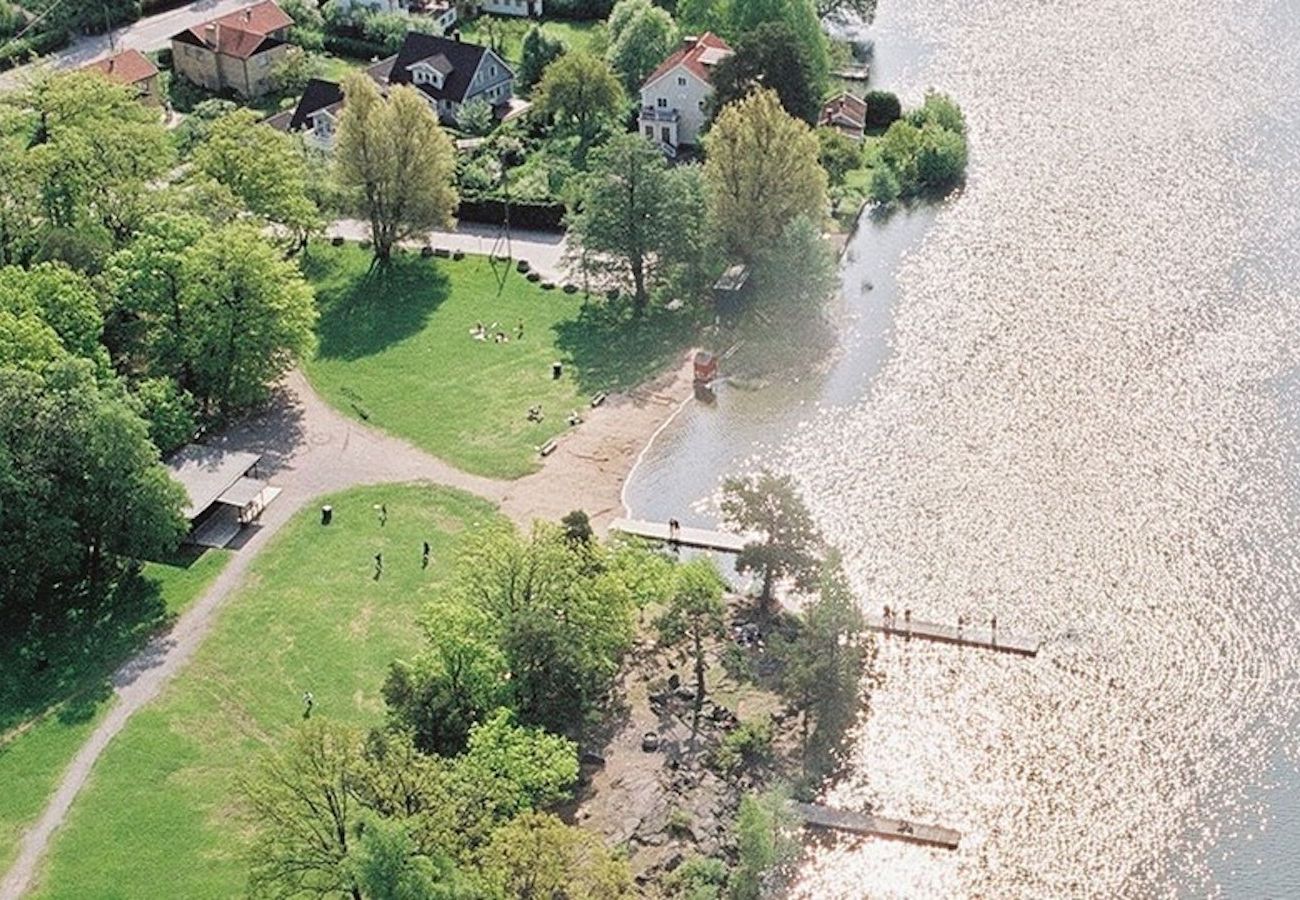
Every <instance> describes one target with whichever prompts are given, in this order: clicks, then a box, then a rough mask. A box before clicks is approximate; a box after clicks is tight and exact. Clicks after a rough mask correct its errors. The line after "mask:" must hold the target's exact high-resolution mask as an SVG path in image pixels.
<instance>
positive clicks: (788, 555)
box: [722, 472, 822, 604]
mask: <svg viewBox="0 0 1300 900" xmlns="http://www.w3.org/2000/svg"><path fill="white" fill-rule="evenodd" d="M722 492H723V495H722V514H723V516H724V517H725V518H726V521H727V524H728V525H730V526H731V527H732V528H735V529H737V530H738V531H752V532H758V533H759V534H760V537H759V538H758V539H757V540H755V541H753V542H752V543H749V544H746V545H745V548H744V549H743V550H742V551H741V552H740V555H739V556H738V557H737V560H736V568H737V569H739V570H740V571H742V572H751V571H752V572H759V573H761V574H762V577H763V589H762V593H761V594H760V599H761V601H762V602H763V603H764V604H767V603H770V602H771V599H772V587H773V585H774V583H775V582H776V581H777V580H778V579H781V578H794V579H795V582H796V584H798V585H799V586H800V587H807V586H809V585H811V584H814V583H815V579H816V578H817V575H818V571H819V566H820V560H819V558H818V554H819V553H820V551H821V546H822V540H821V536H820V535H819V534H818V532H817V526H816V524H815V523H814V522H813V519H812V514H811V513H810V512H809V511H808V507H807V506H805V505H804V502H803V498H801V497H800V496H799V491H798V488H796V487H795V483H794V479H792V478H791V477H790V476H789V475H773V474H772V473H771V472H760V473H759V474H758V475H755V476H751V477H747V478H728V479H726V480H725V481H724V482H723V484H722Z"/></svg>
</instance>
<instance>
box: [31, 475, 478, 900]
mask: <svg viewBox="0 0 1300 900" xmlns="http://www.w3.org/2000/svg"><path fill="white" fill-rule="evenodd" d="M324 502H327V503H330V504H331V505H332V506H333V507H334V522H333V524H332V525H330V526H328V527H323V526H321V525H320V524H319V518H318V514H317V513H316V510H315V508H314V507H313V508H312V509H309V510H305V511H303V512H301V513H299V515H298V516H297V517H296V518H295V519H294V520H293V521H292V522H290V523H289V524H288V525H287V526H286V527H285V529H284V530H283V531H282V532H281V533H280V534H279V535H277V536H276V538H275V539H274V541H273V542H272V544H271V546H269V547H268V548H266V550H264V551H263V553H262V555H261V556H260V557H259V558H258V559H257V560H255V561H254V563H253V564H252V566H251V572H250V581H249V584H248V585H247V586H246V587H245V588H244V589H243V590H241V591H240V592H239V594H238V595H237V596H235V597H232V598H230V600H229V603H228V606H226V607H225V608H224V609H223V611H222V613H221V615H220V617H219V619H218V621H217V623H216V626H215V627H214V629H213V632H212V633H211V634H210V635H208V637H207V639H206V640H205V641H204V642H203V644H202V646H201V647H200V648H199V650H198V652H197V654H196V655H195V658H194V660H193V661H192V662H191V663H190V665H189V666H188V667H187V668H186V669H185V670H184V671H183V672H182V673H181V674H180V675H179V676H178V677H177V678H176V680H175V681H173V682H172V683H171V684H170V685H169V686H168V687H167V688H166V689H165V690H164V691H163V694H162V696H161V697H159V698H158V700H157V701H155V702H154V703H152V704H151V705H150V706H148V707H147V708H145V709H143V710H141V711H140V712H139V713H138V714H137V715H136V716H135V717H134V718H133V719H132V720H131V722H130V723H129V724H128V725H127V727H126V728H125V729H124V730H123V732H122V733H121V734H120V735H119V736H118V737H117V739H116V740H114V742H113V743H112V744H110V745H109V747H108V749H107V750H106V751H105V753H104V755H103V756H102V757H101V758H100V760H99V762H98V763H97V764H96V766H95V769H94V772H93V773H92V774H91V777H90V781H89V782H88V783H87V785H86V787H85V789H84V790H83V792H82V794H81V796H80V797H79V798H78V799H77V802H76V803H75V804H74V805H73V807H72V810H71V812H70V814H69V817H68V821H67V822H66V823H65V824H64V826H63V828H62V829H60V830H59V832H58V833H57V834H56V835H55V838H54V841H53V843H52V845H51V848H50V854H49V856H48V857H47V860H46V864H45V867H44V869H43V871H42V873H41V876H40V883H39V885H38V887H37V889H36V891H35V896H39V897H59V898H87V900H90V898H95V900H110V898H123V900H126V898H131V900H148V898H155V897H157V898H174V897H185V898H206V897H213V898H225V897H236V896H241V895H242V894H243V893H244V890H245V887H246V882H247V867H246V865H245V862H244V859H243V856H242V853H243V849H244V846H245V845H244V841H245V840H246V829H245V827H244V823H243V821H242V819H241V816H240V813H241V801H240V798H239V793H238V790H237V778H238V776H239V775H240V774H241V773H244V772H247V771H248V770H249V767H250V766H252V765H254V763H255V761H256V759H257V758H258V755H259V753H260V752H261V751H262V750H263V749H264V748H265V747H266V746H267V745H268V744H271V743H272V742H276V741H279V740H280V739H281V738H282V737H283V736H284V735H285V734H286V733H287V732H288V731H289V730H290V729H292V728H293V727H294V726H295V725H297V724H298V723H299V722H300V721H301V720H302V714H303V705H302V694H303V691H311V692H312V693H313V695H314V697H315V710H314V714H315V715H318V716H327V717H329V718H331V719H333V720H337V721H345V722H350V723H353V724H355V725H358V726H361V727H369V726H372V725H378V724H379V723H380V722H381V721H382V717H383V701H382V699H381V698H380V696H379V688H380V686H381V684H382V682H383V678H384V674H385V672H386V670H387V667H388V663H389V662H391V661H392V660H393V659H395V658H397V657H399V656H403V655H409V654H411V653H412V652H414V651H416V650H418V648H419V646H420V644H421V639H420V630H419V628H418V627H417V624H416V618H417V615H418V614H419V612H420V610H421V609H422V608H423V607H424V605H425V604H426V603H427V602H428V601H429V600H430V599H431V598H432V597H433V596H434V595H435V592H436V591H437V589H438V587H439V586H440V585H442V584H444V583H445V582H446V580H447V579H448V577H449V576H450V567H451V565H452V562H451V561H452V559H453V557H454V554H455V552H456V547H457V542H458V541H459V540H460V537H461V535H462V534H463V533H464V531H465V530H466V529H469V528H472V527H473V526H474V525H476V524H481V523H484V522H487V521H490V520H493V519H494V518H495V517H496V516H497V513H496V512H495V511H494V510H493V509H492V508H491V506H490V505H489V504H487V503H485V502H483V501H481V500H478V499H476V498H472V497H469V496H468V495H465V494H460V493H456V492H453V491H448V490H444V489H439V488H433V487H415V486H403V485H385V486H382V487H372V488H358V489H354V490H351V491H346V492H344V493H341V494H337V495H335V496H333V497H330V498H328V499H327V500H325V501H324ZM377 504H384V505H386V506H387V510H388V520H387V524H386V525H384V526H382V527H381V526H380V525H379V522H378V517H377V514H376V512H375V506H376V505H377ZM426 540H427V541H428V542H429V543H430V545H431V546H432V559H431V563H430V565H429V568H428V569H427V570H424V569H422V568H421V565H420V554H421V544H422V543H423V542H424V541H426ZM376 553H382V554H383V562H384V572H383V575H382V577H381V578H379V579H378V580H376V579H375V578H374V572H375V566H374V555H375V554H376Z"/></svg>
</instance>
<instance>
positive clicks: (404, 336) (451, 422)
mask: <svg viewBox="0 0 1300 900" xmlns="http://www.w3.org/2000/svg"><path fill="white" fill-rule="evenodd" d="M369 266H370V254H369V253H368V252H367V251H364V250H362V249H361V248H360V247H359V246H357V245H355V244H348V245H346V246H343V247H332V246H327V245H317V246H315V247H313V248H312V249H311V251H310V252H309V253H308V255H307V258H306V260H305V261H304V268H305V270H306V272H307V274H308V277H309V278H310V279H311V281H312V283H313V284H314V285H315V287H316V293H317V300H318V303H319V306H320V310H321V318H320V323H319V326H318V332H319V336H320V346H319V349H318V351H317V354H316V356H315V358H314V359H312V360H310V361H309V362H308V363H307V364H306V366H305V368H306V371H307V375H308V377H309V378H310V379H311V381H312V384H313V385H315V387H316V389H317V390H318V391H320V393H321V395H322V396H324V397H325V398H326V399H327V400H328V401H329V402H330V403H332V404H333V405H334V406H335V407H336V408H338V409H340V410H342V411H343V412H345V413H347V414H348V415H351V416H354V417H356V418H360V419H363V420H364V421H366V422H367V423H369V424H370V425H373V426H376V427H378V428H382V429H384V430H385V431H388V432H390V433H392V434H395V435H398V436H400V437H403V438H406V439H407V440H409V441H411V442H412V443H414V444H416V445H418V446H420V447H423V448H424V449H426V450H428V451H429V452H430V453H432V454H434V455H435V456H438V457H441V458H443V459H445V460H447V461H448V462H450V463H452V464H454V465H456V466H458V467H460V468H462V469H464V470H465V471H467V472H473V473H476V474H480V475H488V476H493V477H498V478H517V477H519V476H521V475H525V474H527V473H529V472H531V471H534V470H535V469H536V468H537V465H538V457H537V450H536V448H537V447H538V446H540V445H541V444H543V443H545V442H546V441H547V440H549V439H550V438H552V437H554V436H555V435H557V434H559V433H560V432H561V431H564V430H565V429H566V428H567V427H568V426H567V423H566V421H565V419H566V417H567V415H568V413H569V411H570V410H573V409H579V410H581V409H585V408H586V407H587V404H588V400H589V398H590V397H591V395H593V394H595V393H597V392H599V391H615V390H620V389H624V388H628V387H632V386H634V385H636V384H638V383H640V382H642V381H644V380H645V379H647V378H648V377H650V376H652V375H654V374H656V373H657V372H658V371H660V370H662V369H663V368H664V367H665V366H666V365H667V364H668V363H669V362H671V360H672V358H673V356H674V354H676V353H677V352H678V351H679V349H680V348H682V347H683V346H685V344H686V342H687V341H688V340H689V337H690V334H691V333H692V326H691V322H690V320H689V318H688V317H687V316H685V315H682V314H678V315H674V314H671V313H663V312H660V313H655V314H649V315H647V316H646V317H645V318H644V319H642V320H641V321H639V322H637V321H633V320H632V319H631V318H630V315H628V314H625V312H624V311H622V310H621V308H620V309H612V308H607V307H604V306H601V305H598V304H592V305H590V306H587V307H586V308H584V305H583V298H582V295H581V294H565V293H563V292H562V291H559V290H554V291H544V290H542V289H541V288H540V287H538V286H537V285H534V284H530V283H529V282H527V281H525V280H524V278H523V276H521V275H519V274H518V273H516V272H515V271H513V268H512V267H505V268H508V269H509V272H508V274H507V275H506V280H505V283H504V287H500V285H499V282H498V280H497V279H498V274H499V271H500V269H501V268H502V266H501V264H498V271H494V270H493V268H492V266H491V264H490V263H489V261H488V259H487V258H486V257H481V256H469V257H466V258H465V259H464V260H461V261H452V260H438V259H424V258H421V257H419V256H418V255H415V254H406V255H402V256H396V257H394V258H393V260H392V261H391V263H390V264H389V266H388V267H387V269H386V270H379V271H376V272H375V273H373V274H372V273H370V272H369ZM521 320H522V321H523V323H524V337H523V339H522V340H519V339H518V338H517V333H516V328H517V326H518V324H519V322H520V321H521ZM477 323H482V324H483V325H484V326H487V327H489V328H491V330H492V331H493V332H495V331H498V330H499V331H502V332H505V333H506V334H507V335H508V337H509V342H508V343H503V344H498V343H495V342H494V341H492V340H488V341H479V340H475V339H474V338H473V337H471V336H470V332H471V330H472V329H473V328H474V327H475V325H476V324H477ZM554 361H560V362H562V363H563V364H564V376H563V377H562V378H560V379H558V380H554V379H552V377H551V364H552V362H554ZM536 404H540V405H541V407H542V412H543V414H544V416H545V418H544V421H542V422H541V423H534V422H529V421H528V409H529V407H531V406H533V405H536Z"/></svg>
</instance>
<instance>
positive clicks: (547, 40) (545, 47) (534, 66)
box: [515, 25, 564, 91]
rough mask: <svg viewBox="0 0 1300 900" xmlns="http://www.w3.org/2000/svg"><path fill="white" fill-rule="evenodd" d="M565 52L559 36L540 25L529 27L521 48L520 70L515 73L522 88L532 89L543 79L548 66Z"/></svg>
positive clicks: (516, 79) (525, 89)
mask: <svg viewBox="0 0 1300 900" xmlns="http://www.w3.org/2000/svg"><path fill="white" fill-rule="evenodd" d="M563 54H564V43H563V42H562V41H561V40H560V39H559V38H553V37H551V36H550V35H549V34H547V33H546V32H545V31H543V30H542V29H541V27H540V26H538V25H533V26H532V27H531V28H529V29H528V34H526V35H524V43H523V47H522V48H521V50H520V57H519V70H518V71H517V72H516V73H515V81H516V82H517V83H518V84H519V87H520V89H521V90H524V91H527V90H530V89H531V88H532V87H533V85H535V84H537V82H539V81H541V80H542V73H543V72H545V71H546V67H547V66H549V65H550V64H551V63H553V62H555V60H557V59H559V58H560V57H561V56H562V55H563Z"/></svg>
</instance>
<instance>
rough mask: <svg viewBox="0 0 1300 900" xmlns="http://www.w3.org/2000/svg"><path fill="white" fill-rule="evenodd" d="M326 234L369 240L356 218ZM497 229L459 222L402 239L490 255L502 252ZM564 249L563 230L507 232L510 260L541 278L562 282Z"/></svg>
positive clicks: (364, 225)
mask: <svg viewBox="0 0 1300 900" xmlns="http://www.w3.org/2000/svg"><path fill="white" fill-rule="evenodd" d="M325 233H326V234H327V235H328V236H329V237H343V238H347V239H348V240H350V241H365V240H369V239H370V225H369V224H368V223H366V222H362V221H359V220H357V219H340V220H339V221H337V222H335V223H333V224H332V225H330V226H329V227H328V228H327V229H325ZM500 234H501V229H500V228H498V227H497V226H495V225H477V224H474V223H472V222H462V223H460V224H459V225H457V226H456V228H455V230H453V231H430V232H429V233H428V234H427V235H426V237H424V238H421V239H412V240H409V241H403V242H402V243H403V245H404V246H407V247H422V246H424V245H425V244H430V245H432V246H434V247H445V248H446V249H448V250H462V251H464V252H465V253H478V254H482V255H483V256H490V255H491V254H492V252H493V251H494V250H495V251H496V252H497V254H498V255H505V252H506V249H505V245H504V244H503V243H502V244H498V239H499V238H500ZM566 249H567V244H566V242H565V236H564V233H563V232H551V231H529V230H527V229H523V228H515V229H512V230H511V232H510V255H511V257H512V258H514V259H526V260H528V262H529V263H530V264H531V265H532V267H533V268H534V269H536V270H537V271H538V272H540V273H541V274H542V277H544V278H547V279H550V280H552V281H556V282H559V281H563V280H564V277H565V275H564V273H565V272H566V270H567V269H566V266H565V264H564V251H565V250H566Z"/></svg>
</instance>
